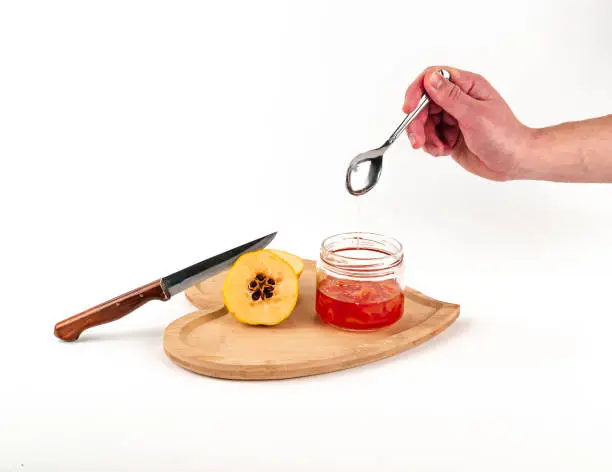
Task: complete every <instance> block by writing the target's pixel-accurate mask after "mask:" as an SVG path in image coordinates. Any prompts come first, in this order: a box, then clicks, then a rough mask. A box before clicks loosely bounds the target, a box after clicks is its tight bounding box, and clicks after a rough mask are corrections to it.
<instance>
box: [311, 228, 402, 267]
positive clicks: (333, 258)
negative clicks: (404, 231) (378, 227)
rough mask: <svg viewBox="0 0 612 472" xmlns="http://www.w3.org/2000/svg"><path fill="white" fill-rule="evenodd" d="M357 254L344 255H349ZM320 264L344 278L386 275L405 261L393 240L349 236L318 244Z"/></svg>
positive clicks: (367, 235)
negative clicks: (342, 275) (319, 247)
mask: <svg viewBox="0 0 612 472" xmlns="http://www.w3.org/2000/svg"><path fill="white" fill-rule="evenodd" d="M355 250H357V251H360V253H359V254H356V255H355V254H350V255H349V254H347V253H348V252H350V251H355ZM320 259H321V263H322V264H324V265H325V266H327V267H328V268H329V269H331V270H333V271H335V272H340V273H343V274H345V275H358V276H362V277H363V276H367V277H378V276H382V275H388V274H391V273H393V271H394V270H395V269H396V268H397V267H399V266H400V265H401V264H402V263H403V260H404V248H403V246H402V244H401V243H400V242H399V241H398V240H397V239H395V238H392V237H390V236H386V235H384V234H379V233H371V232H350V233H338V234H334V235H332V236H329V237H327V238H325V239H324V240H323V242H322V243H321V252H320Z"/></svg>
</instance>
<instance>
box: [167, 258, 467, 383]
mask: <svg viewBox="0 0 612 472" xmlns="http://www.w3.org/2000/svg"><path fill="white" fill-rule="evenodd" d="M226 274H227V273H226V272H224V273H221V274H219V275H217V276H215V277H212V278H210V279H208V280H206V281H205V282H202V283H200V284H197V285H195V286H193V287H191V288H189V289H188V290H187V291H186V293H185V294H186V296H187V298H188V299H189V301H190V302H191V303H192V304H193V305H195V306H196V307H197V308H199V310H198V311H196V312H194V313H191V314H189V315H186V316H183V317H182V318H179V319H178V320H176V321H174V322H173V323H171V324H170V325H169V326H168V327H167V328H166V330H165V332H164V350H165V352H166V354H167V355H168V356H169V357H170V359H171V360H172V361H173V362H174V363H176V364H177V365H179V366H181V367H184V368H185V369H188V370H191V371H193V372H197V373H199V374H203V375H207V376H210V377H218V378H224V379H240V380H257V379H259V380H264V379H287V378H292V377H304V376H307V375H315V374H322V373H326V372H333V371H337V370H342V369H348V368H351V367H356V366H359V365H363V364H366V363H368V362H373V361H377V360H379V359H383V358H386V357H390V356H392V355H394V354H397V353H400V352H402V351H405V350H407V349H410V348H411V347H413V346H417V345H419V344H421V343H423V342H425V341H427V340H428V339H430V338H432V337H433V336H435V335H436V334H439V333H440V332H441V331H443V330H444V329H445V328H447V327H448V326H449V325H450V324H451V323H453V321H455V320H456V319H457V317H458V316H459V305H455V304H452V303H444V302H440V301H437V300H433V299H432V298H429V297H427V296H425V295H423V294H421V293H419V292H417V291H415V290H411V289H406V290H405V303H404V305H405V306H404V315H403V317H402V318H401V319H400V320H399V321H398V322H397V323H395V324H394V325H392V326H389V327H387V328H383V329H380V330H377V331H371V332H364V333H358V332H348V331H343V330H340V329H337V328H334V327H331V326H329V325H327V324H325V323H323V322H322V321H320V320H319V318H318V316H317V314H316V313H315V308H314V307H315V293H316V271H315V263H314V262H313V261H305V268H304V272H303V273H302V276H301V277H300V296H299V300H298V303H297V306H296V307H295V310H294V311H293V313H292V314H291V316H290V317H289V318H288V319H287V320H285V321H284V322H282V323H281V324H279V325H277V326H248V325H245V324H242V323H240V322H238V321H237V320H235V319H234V317H233V316H231V315H230V314H228V313H227V311H226V310H225V307H224V304H223V297H222V294H221V290H222V287H223V281H224V280H225V276H226Z"/></svg>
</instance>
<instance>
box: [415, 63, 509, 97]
mask: <svg viewBox="0 0 612 472" xmlns="http://www.w3.org/2000/svg"><path fill="white" fill-rule="evenodd" d="M440 69H445V70H447V71H448V72H449V74H450V81H451V82H452V83H454V84H456V85H457V86H458V87H459V88H460V89H461V91H462V92H463V93H465V94H466V95H469V96H470V97H472V98H474V99H476V100H489V99H491V98H493V96H495V95H499V94H498V93H497V90H495V89H494V88H493V86H492V85H491V84H490V83H489V81H488V80H487V79H485V78H484V77H483V76H481V75H480V74H475V73H473V72H469V71H467V70H461V69H456V68H455V67H449V66H432V67H428V68H427V69H425V73H424V79H425V80H424V82H425V88H426V87H427V84H426V82H427V78H428V77H431V75H432V74H433V73H434V72H439V71H440Z"/></svg>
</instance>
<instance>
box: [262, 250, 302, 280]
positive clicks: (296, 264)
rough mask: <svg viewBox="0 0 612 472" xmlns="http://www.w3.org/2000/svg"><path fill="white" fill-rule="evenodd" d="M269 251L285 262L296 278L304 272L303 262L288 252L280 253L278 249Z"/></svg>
mask: <svg viewBox="0 0 612 472" xmlns="http://www.w3.org/2000/svg"><path fill="white" fill-rule="evenodd" d="M270 251H272V252H273V253H274V254H276V255H277V256H279V257H281V258H282V259H284V260H285V261H287V262H288V263H289V265H290V266H291V267H292V268H293V270H294V271H295V273H296V274H297V276H298V277H299V276H300V275H302V272H303V270H304V261H303V260H302V259H300V258H299V257H298V256H296V255H294V254H291V253H290V252H287V251H281V250H280V249H270Z"/></svg>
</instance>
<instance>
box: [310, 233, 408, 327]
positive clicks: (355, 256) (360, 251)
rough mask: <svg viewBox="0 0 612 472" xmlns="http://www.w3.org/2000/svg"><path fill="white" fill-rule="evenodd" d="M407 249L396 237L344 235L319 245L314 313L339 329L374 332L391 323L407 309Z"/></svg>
mask: <svg viewBox="0 0 612 472" xmlns="http://www.w3.org/2000/svg"><path fill="white" fill-rule="evenodd" d="M403 270H404V251H403V248H402V245H401V244H400V243H399V241H397V240H396V239H393V238H390V237H388V236H383V235H381V234H374V233H344V234H337V235H334V236H330V237H329V238H327V239H325V240H324V241H323V243H322V244H321V252H320V258H319V261H318V263H317V294H316V311H317V314H318V315H319V317H320V318H321V320H323V321H324V322H325V323H328V324H330V325H332V326H336V327H338V328H342V329H347V330H353V331H370V330H374V329H379V328H383V327H385V326H390V325H392V324H393V323H395V322H397V321H398V320H399V319H400V318H401V317H402V315H403V313H404V291H403V283H402V278H403Z"/></svg>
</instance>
